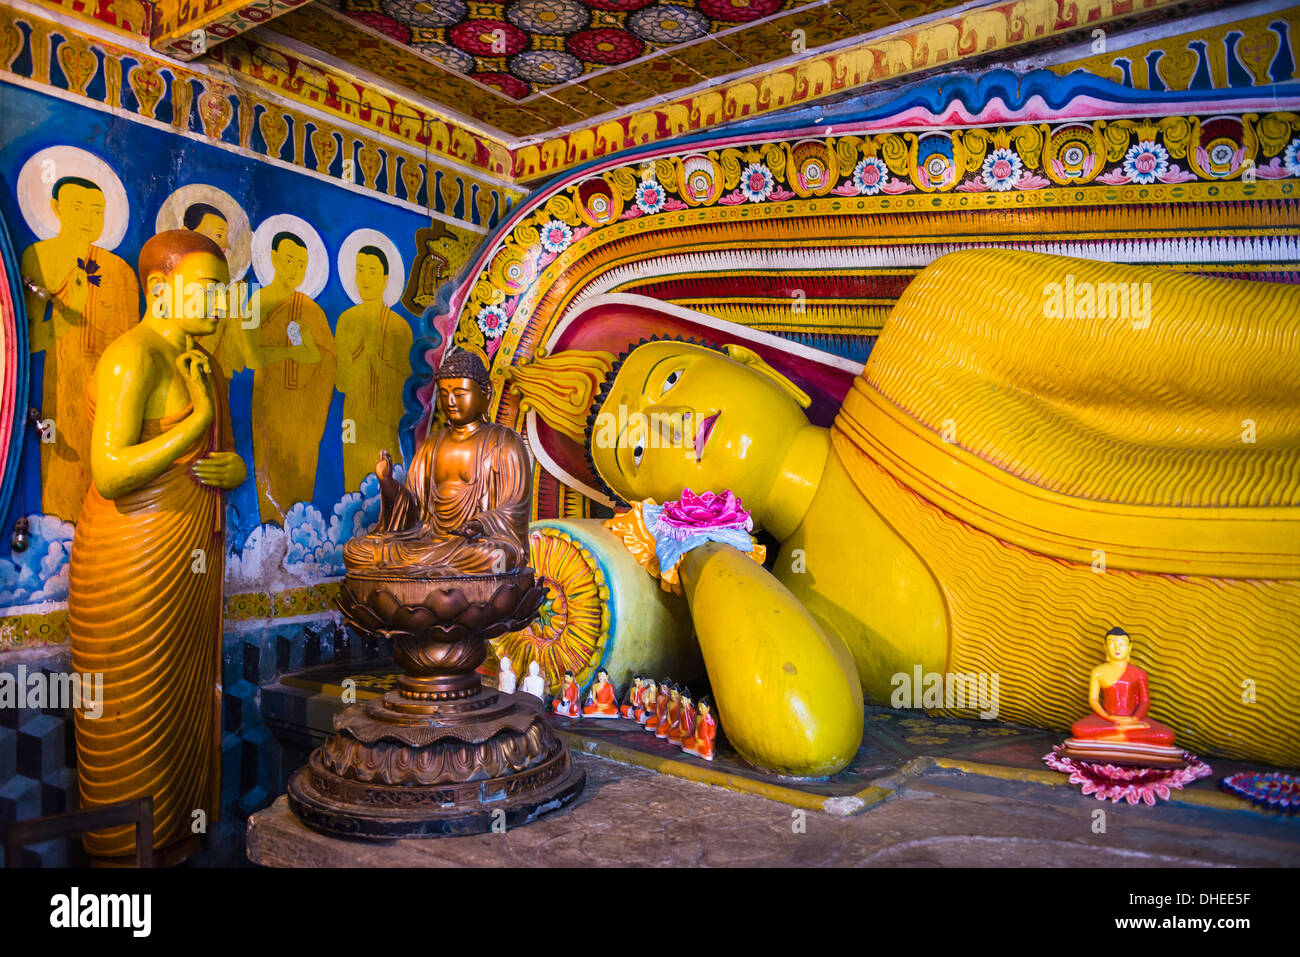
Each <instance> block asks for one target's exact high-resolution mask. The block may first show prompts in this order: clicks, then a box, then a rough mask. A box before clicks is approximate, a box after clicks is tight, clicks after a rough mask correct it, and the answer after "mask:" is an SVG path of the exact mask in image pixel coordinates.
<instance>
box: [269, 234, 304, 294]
mask: <svg viewBox="0 0 1300 957" xmlns="http://www.w3.org/2000/svg"><path fill="white" fill-rule="evenodd" d="M271 268H272V269H274V270H275V282H276V283H278V284H279V285H281V286H284V287H285V288H286V289H297V288H298V286H299V285H300V284H301V283H302V279H303V277H304V276H306V275H307V247H306V246H302V245H299V244H298V243H295V242H294V241H293V240H292V239H281V240H280V245H278V246H276V247H275V249H273V250H271Z"/></svg>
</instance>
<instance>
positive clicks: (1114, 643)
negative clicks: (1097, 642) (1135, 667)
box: [1106, 628, 1132, 661]
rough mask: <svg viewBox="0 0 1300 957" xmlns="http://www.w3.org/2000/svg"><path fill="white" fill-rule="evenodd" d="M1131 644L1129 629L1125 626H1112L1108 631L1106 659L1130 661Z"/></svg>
mask: <svg viewBox="0 0 1300 957" xmlns="http://www.w3.org/2000/svg"><path fill="white" fill-rule="evenodd" d="M1131 645H1132V642H1131V641H1130V640H1129V636H1128V632H1127V631H1125V630H1124V629H1123V628H1112V629H1111V630H1110V631H1108V632H1106V660H1107V661H1128V654H1129V649H1130V647H1131Z"/></svg>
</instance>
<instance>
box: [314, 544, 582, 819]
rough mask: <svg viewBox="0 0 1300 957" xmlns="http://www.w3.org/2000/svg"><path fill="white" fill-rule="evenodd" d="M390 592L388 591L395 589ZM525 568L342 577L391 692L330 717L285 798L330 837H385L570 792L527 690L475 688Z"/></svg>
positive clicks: (577, 784)
mask: <svg viewBox="0 0 1300 957" xmlns="http://www.w3.org/2000/svg"><path fill="white" fill-rule="evenodd" d="M394 592H397V594H395V593H394ZM543 594H544V586H543V585H541V583H540V582H538V581H537V580H536V579H535V577H534V575H533V572H532V569H523V570H520V571H516V572H509V573H505V574H501V575H479V576H456V577H452V576H448V577H445V578H436V579H433V578H430V579H424V580H410V581H396V582H389V581H379V580H368V579H360V578H352V577H350V578H349V579H348V580H347V581H345V583H344V587H343V589H342V593H341V595H340V598H339V606H340V608H341V609H342V610H343V614H344V617H345V619H346V620H347V622H348V624H349V625H351V626H352V627H353V628H356V629H357V630H359V631H361V632H363V633H372V634H386V635H388V636H390V637H393V638H394V650H395V657H396V659H397V662H398V664H400V665H402V667H403V669H404V670H405V674H403V675H402V677H401V678H399V679H398V688H397V690H396V691H390V692H388V694H386V695H384V697H383V698H380V699H377V700H374V701H370V702H368V703H366V704H364V705H362V704H356V705H353V706H352V707H350V708H348V709H347V710H346V711H345V712H343V713H342V714H341V715H339V716H338V717H336V718H335V719H334V734H333V735H332V736H331V737H330V738H329V740H328V741H326V742H325V744H324V745H322V746H321V747H319V748H317V749H316V750H315V751H313V752H312V755H311V758H310V759H309V760H308V762H307V765H306V766H305V767H302V768H299V769H298V770H297V771H296V772H294V775H293V777H292V778H290V780H289V788H288V790H289V807H290V808H291V809H292V810H293V812H294V813H295V814H296V815H297V816H298V818H299V820H301V821H302V822H303V823H304V824H306V825H307V826H308V827H310V828H312V829H314V830H317V831H320V832H322V833H324V834H329V835H332V836H335V837H355V838H364V839H368V840H391V839H393V838H402V837H445V836H452V835H460V834H479V833H483V832H485V831H502V830H506V829H508V828H511V827H518V826H519V825H521V824H527V823H528V822H529V821H532V820H533V819H535V818H537V817H539V816H541V815H543V814H547V813H549V812H551V811H556V810H559V809H560V808H562V807H564V806H565V805H567V804H569V803H570V802H572V801H573V800H574V799H575V798H576V797H577V796H578V795H579V794H580V793H582V788H583V785H584V784H585V783H586V775H585V774H584V773H583V772H582V771H581V770H580V769H578V768H576V767H574V766H573V762H572V761H571V759H570V757H569V750H568V748H567V747H566V746H565V744H564V742H563V741H561V740H560V738H559V737H558V736H557V735H556V734H555V731H554V730H553V729H552V728H551V725H550V721H549V719H548V718H547V716H546V713H545V710H544V708H543V706H542V702H541V701H539V700H538V699H537V698H534V697H532V696H531V695H527V694H523V693H519V694H505V693H503V692H500V691H495V690H492V689H489V688H485V687H483V684H482V682H481V681H480V680H479V677H478V675H477V674H476V673H475V670H474V669H475V668H476V667H477V666H478V665H479V664H481V663H482V662H483V660H484V658H485V657H486V655H487V639H488V638H490V637H493V636H494V634H502V633H504V632H505V631H507V630H516V629H518V628H520V627H523V625H525V624H527V622H528V621H529V620H531V618H532V617H533V615H534V614H535V613H536V610H537V606H538V605H539V604H540V603H541V599H542V597H543Z"/></svg>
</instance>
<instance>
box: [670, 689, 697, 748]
mask: <svg viewBox="0 0 1300 957" xmlns="http://www.w3.org/2000/svg"><path fill="white" fill-rule="evenodd" d="M694 733H695V706H694V705H693V704H692V703H691V696H690V695H688V694H683V695H682V701H681V706H680V707H679V708H678V709H677V720H676V721H674V722H673V723H672V726H671V727H669V729H668V740H669V741H671V742H672V743H673V744H675V745H678V746H679V747H680V746H681V745H682V743H683V742H685V740H686V739H687V738H689V737H690V736H691V735H693V734H694Z"/></svg>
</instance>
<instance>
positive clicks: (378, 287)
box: [357, 246, 388, 302]
mask: <svg viewBox="0 0 1300 957" xmlns="http://www.w3.org/2000/svg"><path fill="white" fill-rule="evenodd" d="M386 288H388V257H387V256H385V255H384V251H383V250H382V249H380V248H379V247H378V246H362V247H361V248H360V249H359V250H357V295H359V296H360V297H361V301H362V302H374V301H375V300H376V299H380V298H382V297H383V295H384V290H385V289H386Z"/></svg>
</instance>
